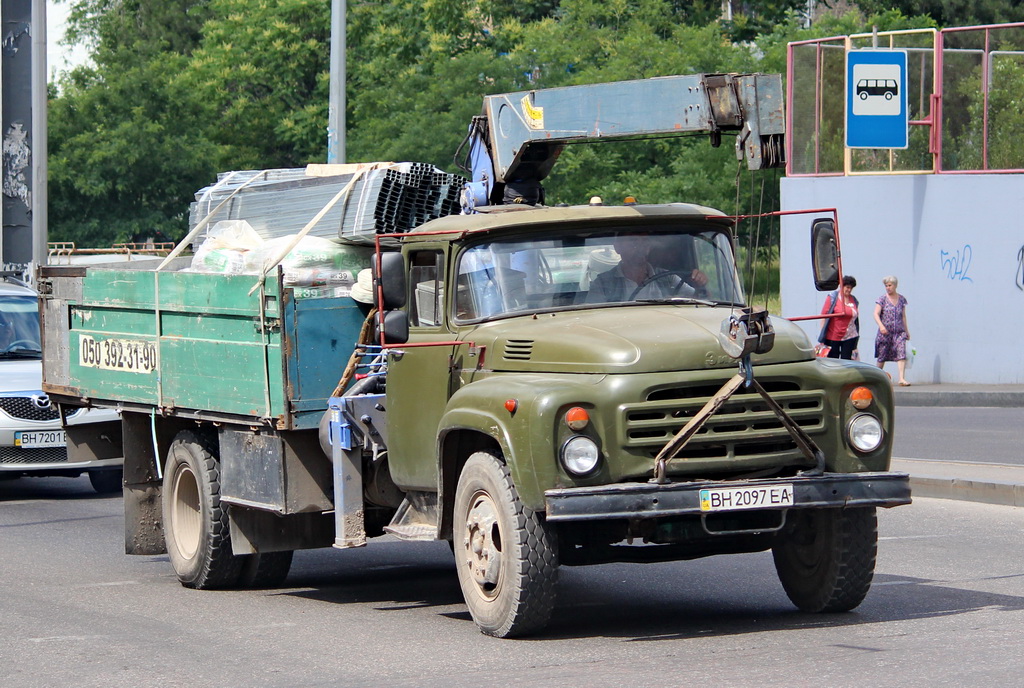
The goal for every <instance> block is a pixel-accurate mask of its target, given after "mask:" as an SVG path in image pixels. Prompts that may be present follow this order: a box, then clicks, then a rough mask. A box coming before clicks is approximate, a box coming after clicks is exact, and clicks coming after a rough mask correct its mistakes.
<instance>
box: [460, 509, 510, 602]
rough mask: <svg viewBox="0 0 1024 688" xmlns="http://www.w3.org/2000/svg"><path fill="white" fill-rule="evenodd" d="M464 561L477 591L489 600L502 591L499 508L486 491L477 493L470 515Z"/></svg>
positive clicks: (501, 542)
mask: <svg viewBox="0 0 1024 688" xmlns="http://www.w3.org/2000/svg"><path fill="white" fill-rule="evenodd" d="M464 538H465V539H464V541H463V547H464V552H463V557H464V558H463V561H464V565H465V566H466V568H467V569H468V570H469V580H471V581H472V582H473V583H474V586H473V588H474V590H476V591H477V593H479V595H480V597H482V598H483V599H485V600H488V601H490V600H494V599H495V598H497V597H498V594H499V593H500V591H501V583H502V575H501V560H502V556H503V554H502V552H503V548H504V542H503V540H502V533H501V524H500V522H499V520H498V509H497V507H496V506H495V504H494V500H492V499H491V496H490V495H489V494H487V493H486V492H477V493H476V494H474V495H473V498H472V499H471V500H470V507H469V512H468V513H467V514H466V530H465V536H464Z"/></svg>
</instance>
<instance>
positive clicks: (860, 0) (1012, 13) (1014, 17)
mask: <svg viewBox="0 0 1024 688" xmlns="http://www.w3.org/2000/svg"><path fill="white" fill-rule="evenodd" d="M853 4H854V5H856V6H857V7H859V8H860V9H861V11H862V12H864V14H868V15H870V14H882V13H884V12H886V11H888V10H896V11H898V12H900V13H901V14H902V15H904V16H907V17H916V16H928V17H930V18H931V19H933V20H935V22H936V23H937V24H938V25H939V26H942V27H952V26H975V25H979V24H999V23H1005V22H1019V21H1024V2H1021V0H898V1H896V2H894V1H893V0H854V2H853Z"/></svg>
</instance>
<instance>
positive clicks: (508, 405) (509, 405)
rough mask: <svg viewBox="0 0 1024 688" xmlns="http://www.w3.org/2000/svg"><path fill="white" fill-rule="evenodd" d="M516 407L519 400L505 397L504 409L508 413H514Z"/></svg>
mask: <svg viewBox="0 0 1024 688" xmlns="http://www.w3.org/2000/svg"><path fill="white" fill-rule="evenodd" d="M517 408H519V402H518V401H516V400H515V399H506V400H505V410H506V411H508V412H509V413H515V412H516V409H517Z"/></svg>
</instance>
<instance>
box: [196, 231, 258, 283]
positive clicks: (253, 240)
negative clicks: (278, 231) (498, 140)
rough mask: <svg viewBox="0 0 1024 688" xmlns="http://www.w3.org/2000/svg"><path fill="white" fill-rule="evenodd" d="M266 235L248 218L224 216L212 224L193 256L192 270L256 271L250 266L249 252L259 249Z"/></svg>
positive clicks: (228, 272)
mask: <svg viewBox="0 0 1024 688" xmlns="http://www.w3.org/2000/svg"><path fill="white" fill-rule="evenodd" d="M262 245H263V239H261V238H260V236H259V235H258V234H257V233H256V232H254V231H253V229H252V227H250V226H249V223H248V222H246V221H244V220H221V221H220V222H218V223H216V224H215V225H213V226H212V227H210V230H209V233H208V234H207V237H206V240H205V241H203V243H202V244H200V245H199V247H198V248H197V249H196V252H195V254H194V255H193V256H192V265H191V268H190V270H191V271H192V272H219V273H225V274H233V275H237V274H240V273H245V272H253V271H252V270H249V269H247V268H246V256H247V254H249V253H250V252H252V251H254V250H257V249H259V248H260V247H261V246H262Z"/></svg>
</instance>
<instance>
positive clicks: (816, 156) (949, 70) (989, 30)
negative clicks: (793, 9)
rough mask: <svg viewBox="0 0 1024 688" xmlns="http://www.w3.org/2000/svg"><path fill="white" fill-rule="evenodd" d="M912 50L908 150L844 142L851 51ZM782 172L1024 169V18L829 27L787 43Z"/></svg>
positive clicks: (910, 53)
mask: <svg viewBox="0 0 1024 688" xmlns="http://www.w3.org/2000/svg"><path fill="white" fill-rule="evenodd" d="M863 48H878V49H887V48H888V49H900V50H905V51H906V52H907V86H908V99H907V101H908V108H909V112H908V115H909V122H910V133H909V143H908V146H907V148H905V149H899V150H896V149H860V148H858V149H851V148H847V147H846V146H845V139H844V135H845V124H846V122H845V117H846V84H845V75H846V54H847V52H848V51H850V50H854V49H863ZM786 71H787V83H786V90H787V102H788V104H789V108H788V111H787V122H786V124H787V137H786V160H787V164H786V174H787V175H789V176H828V175H857V174H943V173H956V174H978V173H986V174H992V173H1014V172H1022V171H1024V147H1021V146H1020V145H1019V141H1020V140H1021V138H1022V135H1024V112H1022V109H1021V108H1020V107H1019V105H1018V103H1017V101H1016V100H1015V99H1016V98H1017V97H1018V94H1020V93H1022V92H1024V23H1016V24H994V25H988V26H969V27H959V28H952V29H942V30H936V29H913V30H905V31H885V32H875V33H866V34H853V35H850V36H831V37H827V38H818V39H813V40H808V41H797V42H793V43H790V44H789V46H788V49H787V70H786Z"/></svg>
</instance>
